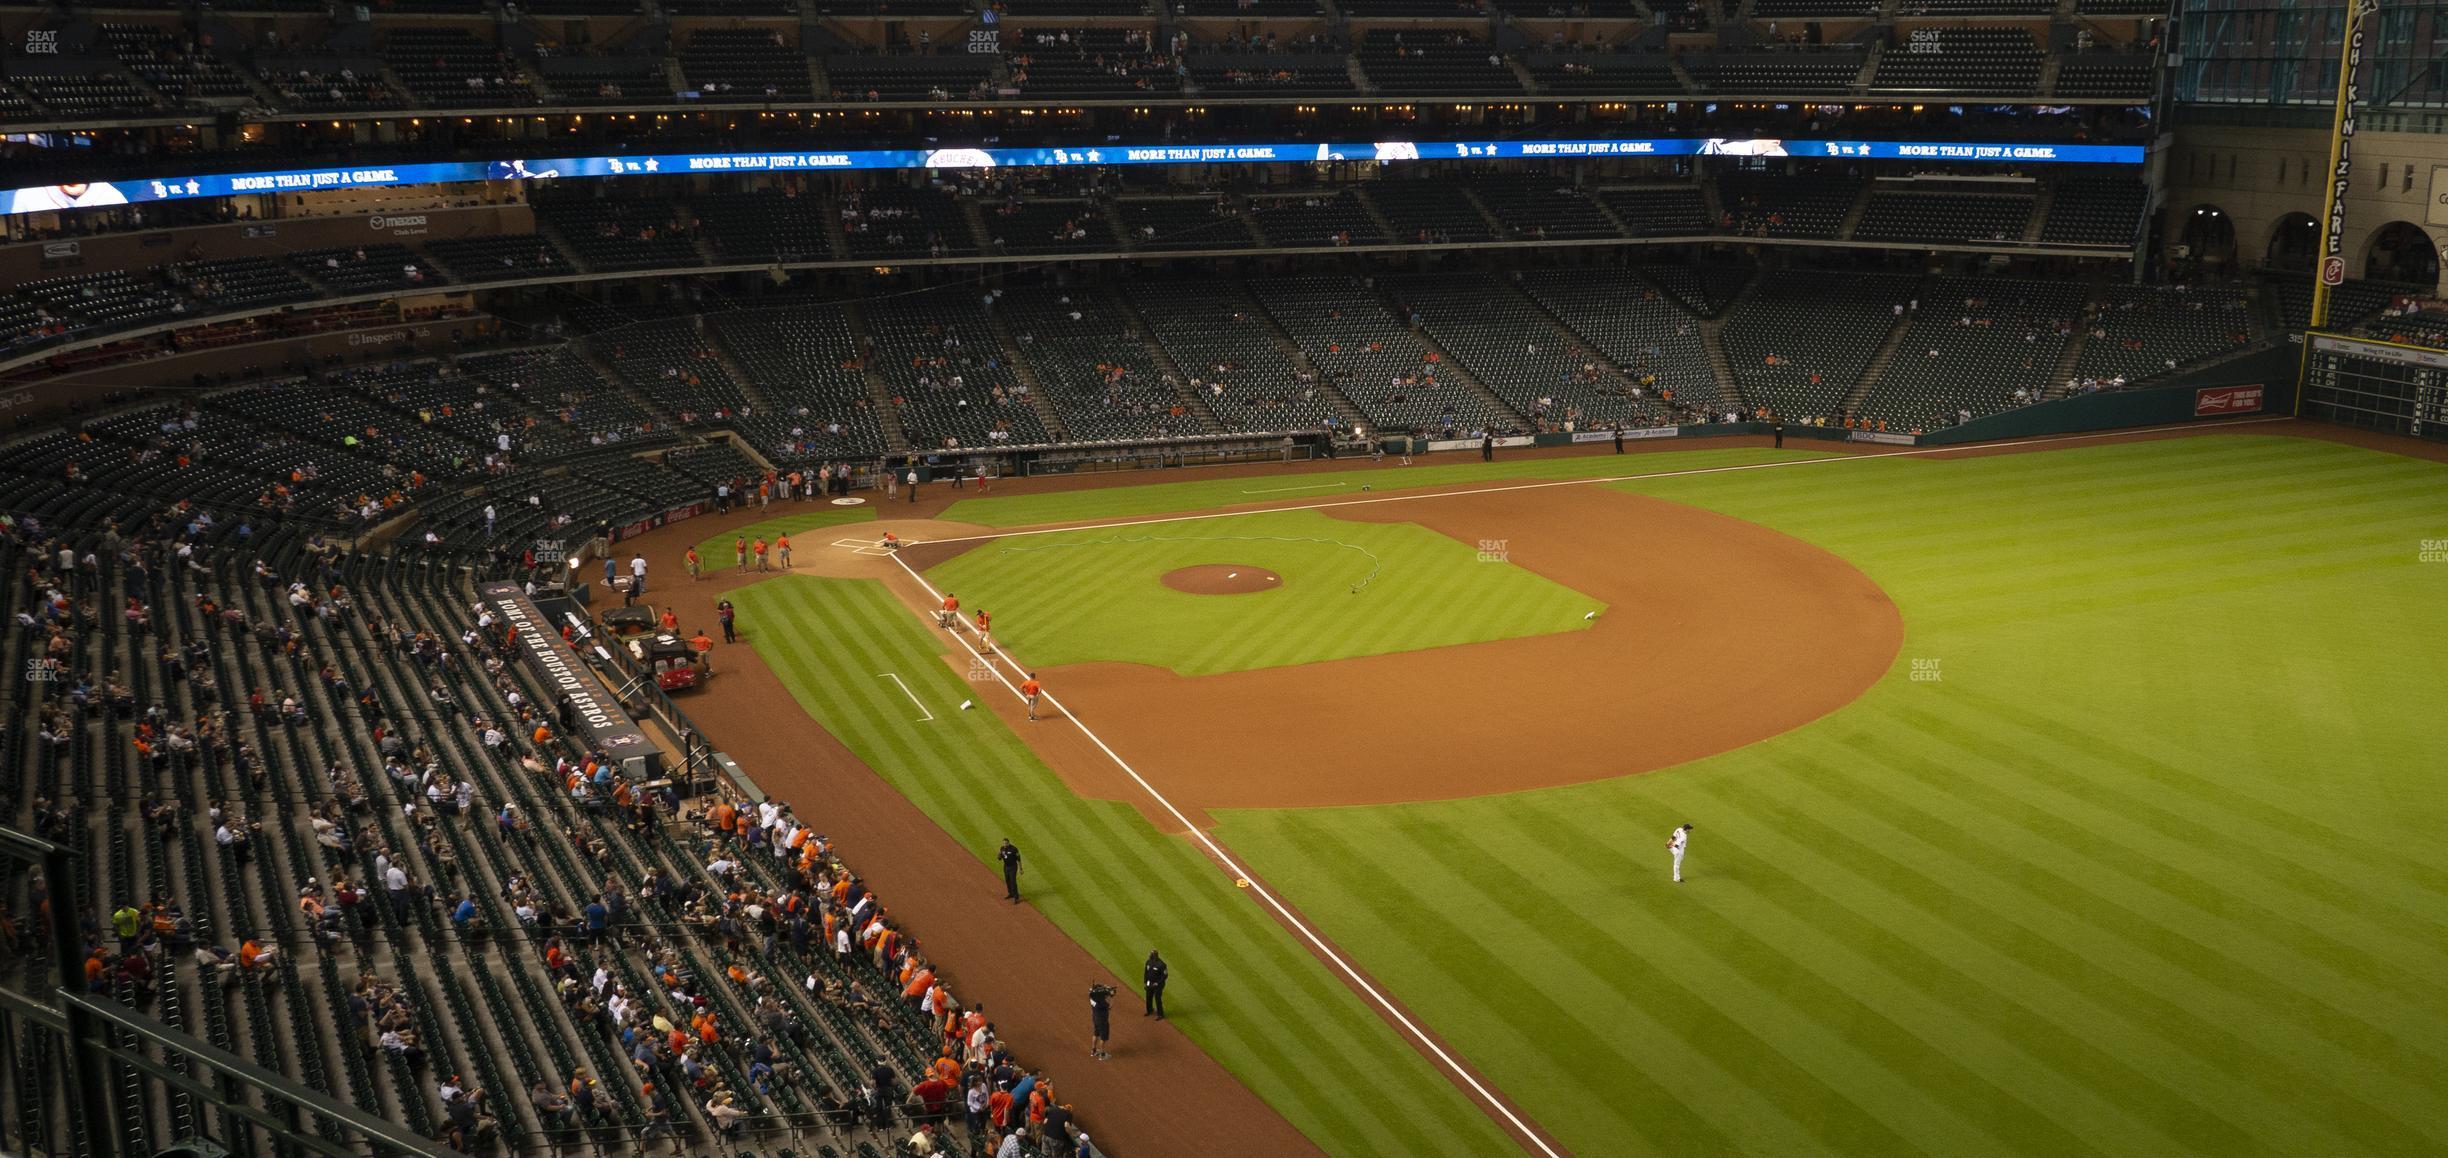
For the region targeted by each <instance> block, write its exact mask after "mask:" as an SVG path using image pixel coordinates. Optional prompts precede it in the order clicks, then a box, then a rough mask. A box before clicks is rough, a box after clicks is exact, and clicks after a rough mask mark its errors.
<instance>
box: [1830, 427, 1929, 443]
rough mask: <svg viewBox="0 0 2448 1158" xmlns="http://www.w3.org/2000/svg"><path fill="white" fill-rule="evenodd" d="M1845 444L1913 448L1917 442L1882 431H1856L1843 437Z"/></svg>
mask: <svg viewBox="0 0 2448 1158" xmlns="http://www.w3.org/2000/svg"><path fill="white" fill-rule="evenodd" d="M1845 441H1846V442H1875V443H1877V444H1879V445H1880V446H1915V445H1918V444H1919V440H1918V439H1915V438H1914V437H1913V436H1912V435H1909V434H1894V433H1890V432H1888V431H1884V430H1856V431H1854V432H1852V433H1850V434H1847V435H1845Z"/></svg>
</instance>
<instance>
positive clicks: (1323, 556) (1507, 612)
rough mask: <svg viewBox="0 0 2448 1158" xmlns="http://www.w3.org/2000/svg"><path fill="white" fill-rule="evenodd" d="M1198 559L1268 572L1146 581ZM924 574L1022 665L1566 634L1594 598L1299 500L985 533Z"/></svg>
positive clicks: (1192, 666) (1186, 668) (1345, 654)
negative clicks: (1133, 522)
mask: <svg viewBox="0 0 2448 1158" xmlns="http://www.w3.org/2000/svg"><path fill="white" fill-rule="evenodd" d="M1202 563H1230V564H1238V565H1241V566H1250V567H1262V568H1265V569H1267V570H1270V571H1273V572H1275V573H1276V574H1277V575H1280V576H1282V577H1283V582H1282V583H1281V584H1279V585H1277V586H1276V587H1275V588H1274V589H1272V590H1264V591H1257V592H1252V593H1249V594H1245V595H1222V596H1219V595H1191V594H1188V593H1185V592H1181V591H1175V590H1173V589H1171V588H1169V587H1166V586H1165V585H1164V584H1163V583H1162V582H1161V581H1160V580H1161V577H1162V576H1163V575H1164V574H1165V573H1166V572H1168V571H1173V570H1176V569H1178V568H1182V567H1190V566H1195V565H1198V564H1202ZM927 577H928V579H929V581H931V582H933V583H934V584H935V586H936V587H937V588H939V589H941V590H944V591H951V592H957V593H958V594H959V595H960V597H961V604H962V606H964V607H966V608H970V609H977V608H984V609H987V610H989V611H992V612H993V613H994V629H995V635H996V637H997V639H998V640H999V641H1001V642H1004V643H1008V644H1009V645H1010V646H1011V648H1012V650H1014V651H1015V652H1017V653H1019V654H1021V655H1025V656H1027V657H1028V660H1029V662H1030V663H1032V664H1036V665H1038V666H1040V667H1054V666H1057V665H1060V664H1069V663H1085V662H1089V661H1095V660H1108V661H1120V662H1128V663H1143V664H1152V665H1155V666H1158V667H1166V668H1171V669H1172V670H1174V671H1176V672H1179V673H1181V674H1183V675H1209V674H1213V673H1216V672H1226V671H1241V670H1245V669H1249V668H1262V667H1278V666H1283V665H1287V664H1299V663H1316V662H1319V661H1322V660H1330V659H1346V658H1349V657H1351V656H1356V655H1376V654H1380V653H1384V652H1394V651H1408V650H1412V649H1416V648H1425V647H1444V646H1448V645H1452V644H1460V643H1480V642H1484V641H1487V640H1492V639H1511V638H1515V637H1518V636H1524V635H1539V634H1545V633H1548V632H1556V631H1578V630H1581V629H1583V628H1585V627H1586V626H1587V621H1586V618H1585V617H1586V615H1587V613H1589V612H1592V611H1597V610H1602V609H1603V608H1604V607H1605V605H1604V604H1602V603H1600V602H1598V601H1597V600H1594V599H1591V598H1589V597H1587V596H1584V595H1581V594H1579V593H1577V592H1575V591H1573V590H1572V589H1571V588H1569V587H1565V586H1563V585H1561V584H1558V583H1556V582H1554V581H1552V580H1549V579H1546V578H1543V577H1541V576H1539V575H1536V574H1534V573H1532V572H1529V571H1526V570H1523V569H1522V568H1519V567H1506V566H1490V565H1487V564H1486V563H1483V562H1482V561H1481V560H1480V558H1479V551H1478V548H1477V547H1476V545H1474V544H1469V543H1462V542H1457V541H1455V540H1453V539H1450V538H1447V537H1446V536H1444V535H1442V534H1439V533H1437V532H1435V531H1431V530H1429V529H1427V528H1425V527H1422V526H1419V525H1418V524H1416V523H1354V522H1349V521H1346V520H1342V519H1332V518H1328V517H1326V516H1325V515H1322V514H1319V513H1317V512H1315V511H1286V512H1282V513H1276V514H1262V515H1250V516H1247V517H1242V518H1233V519H1225V520H1217V521H1201V522H1191V523H1178V524H1169V525H1161V526H1153V527H1131V528H1126V529H1122V530H1116V531H1096V530H1085V531H1073V532H1065V533H1062V534H1055V535H1031V536H1028V537H1025V538H1016V539H1006V540H1000V541H995V542H988V543H984V544H980V545H978V546H976V547H973V548H971V549H970V550H969V551H967V552H965V553H963V554H961V555H959V556H958V557H956V558H954V559H952V560H951V561H950V562H947V563H944V564H942V565H939V566H936V567H933V568H930V569H929V570H928V572H927ZM1354 588H1361V590H1359V591H1358V592H1357V594H1358V598H1354V594H1355V592H1354ZM1083 593H1085V594H1087V595H1088V598H1082V595H1083Z"/></svg>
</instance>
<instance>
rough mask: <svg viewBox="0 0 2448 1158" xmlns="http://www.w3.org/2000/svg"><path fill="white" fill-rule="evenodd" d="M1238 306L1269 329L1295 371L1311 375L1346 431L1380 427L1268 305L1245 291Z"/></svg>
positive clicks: (1320, 393) (1277, 349)
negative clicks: (1320, 367)
mask: <svg viewBox="0 0 2448 1158" xmlns="http://www.w3.org/2000/svg"><path fill="white" fill-rule="evenodd" d="M1238 304H1240V305H1241V306H1242V308H1243V310H1244V311H1245V312H1246V313H1247V314H1248V315H1249V316H1250V317H1252V318H1256V319H1257V320H1258V321H1259V322H1261V323H1263V324H1264V325H1265V326H1266V332H1267V338H1268V339H1269V340H1271V341H1273V342H1274V343H1275V349H1276V351H1277V352H1278V353H1281V354H1282V355H1283V358H1284V361H1285V362H1288V363H1290V364H1291V366H1292V368H1293V369H1294V370H1297V371H1300V372H1301V373H1304V374H1307V375H1309V379H1310V381H1312V382H1314V383H1316V384H1317V392H1318V396H1319V397H1321V398H1324V399H1325V400H1326V402H1327V404H1328V405H1330V406H1333V407H1334V411H1335V414H1336V415H1337V416H1339V417H1341V418H1342V419H1343V426H1344V429H1347V430H1358V429H1363V428H1366V427H1371V426H1375V425H1376V423H1374V422H1372V421H1370V420H1369V417H1368V415H1367V414H1364V413H1362V412H1361V410H1360V407H1359V406H1358V405H1357V404H1355V403H1354V402H1353V401H1352V400H1351V398H1350V397H1348V396H1346V395H1345V394H1344V393H1343V391H1342V390H1341V389H1339V388H1337V387H1336V386H1335V384H1334V383H1332V382H1329V381H1327V380H1326V375H1324V374H1321V373H1319V372H1318V368H1317V367H1316V366H1315V365H1312V364H1311V363H1310V361H1309V355H1307V354H1304V353H1302V352H1301V348H1300V343H1298V342H1295V341H1293V340H1292V335H1290V334H1287V333H1285V332H1284V328H1283V326H1282V324H1280V323H1278V322H1277V321H1276V320H1275V316H1274V315H1273V314H1270V313H1268V312H1267V311H1266V308H1265V307H1264V306H1261V305H1259V304H1258V300H1257V299H1256V298H1255V297H1254V296H1252V295H1250V294H1249V293H1248V292H1247V291H1243V293H1242V294H1241V299H1240V302H1239V303H1238Z"/></svg>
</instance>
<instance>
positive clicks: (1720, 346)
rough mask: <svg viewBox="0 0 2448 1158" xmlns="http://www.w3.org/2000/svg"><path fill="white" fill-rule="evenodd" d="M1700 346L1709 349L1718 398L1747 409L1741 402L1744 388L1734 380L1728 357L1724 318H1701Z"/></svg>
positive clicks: (1710, 369) (1735, 407)
mask: <svg viewBox="0 0 2448 1158" xmlns="http://www.w3.org/2000/svg"><path fill="white" fill-rule="evenodd" d="M1728 312H1729V313H1730V312H1732V311H1731V310H1729V311H1728ZM1700 347H1701V348H1702V349H1704V350H1707V351H1708V360H1709V373H1711V374H1712V375H1714V376H1715V377H1716V379H1717V397H1718V399H1719V400H1720V401H1722V402H1725V403H1728V404H1731V406H1732V408H1733V409H1737V410H1741V409H1745V408H1744V407H1743V406H1742V404H1741V401H1742V388H1741V387H1739V386H1737V385H1735V382H1734V363H1733V360H1732V359H1729V358H1727V357H1726V352H1725V319H1724V318H1702V319H1701V320H1700Z"/></svg>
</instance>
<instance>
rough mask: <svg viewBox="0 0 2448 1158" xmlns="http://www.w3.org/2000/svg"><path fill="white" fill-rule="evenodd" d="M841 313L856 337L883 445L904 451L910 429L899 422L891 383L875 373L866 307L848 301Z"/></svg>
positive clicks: (908, 443)
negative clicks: (882, 437)
mask: <svg viewBox="0 0 2448 1158" xmlns="http://www.w3.org/2000/svg"><path fill="white" fill-rule="evenodd" d="M842 313H843V314H845V315H847V316H848V317H849V319H850V334H851V336H852V337H853V338H856V339H857V340H858V344H859V376H860V377H861V378H864V379H865V380H866V382H867V405H868V407H869V409H871V410H873V411H874V412H875V416H876V428H877V429H878V430H881V431H883V432H884V449H886V450H887V451H890V452H891V453H893V454H907V453H909V450H910V436H909V430H908V428H906V427H904V426H902V425H901V408H900V407H897V406H894V405H893V401H892V400H893V391H892V384H891V383H888V382H886V381H885V380H884V376H883V375H881V374H878V373H876V369H875V359H874V355H875V349H876V346H875V342H874V340H873V339H872V338H870V337H869V336H868V333H867V311H866V310H864V309H862V308H860V306H859V304H858V303H857V302H849V303H846V304H844V305H843V306H842Z"/></svg>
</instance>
